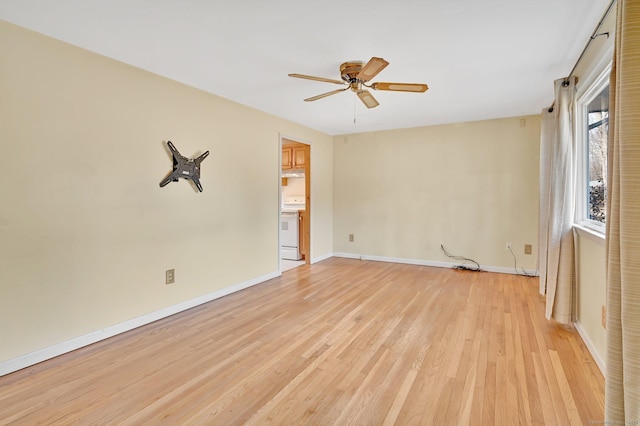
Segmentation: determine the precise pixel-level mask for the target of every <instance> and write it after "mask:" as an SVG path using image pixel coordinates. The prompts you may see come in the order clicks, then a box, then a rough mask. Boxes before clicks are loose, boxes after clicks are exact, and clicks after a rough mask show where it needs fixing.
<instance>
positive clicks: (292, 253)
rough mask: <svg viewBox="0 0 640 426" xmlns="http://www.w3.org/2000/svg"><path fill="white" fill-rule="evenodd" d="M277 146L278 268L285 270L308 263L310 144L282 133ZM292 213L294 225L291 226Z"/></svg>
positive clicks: (309, 260) (309, 239) (309, 247)
mask: <svg viewBox="0 0 640 426" xmlns="http://www.w3.org/2000/svg"><path fill="white" fill-rule="evenodd" d="M280 147H281V151H282V162H281V171H280V172H281V176H280V178H281V179H280V182H281V185H280V200H281V203H280V221H279V223H280V227H279V232H280V234H279V241H280V247H279V250H280V253H279V257H280V265H281V270H282V271H285V270H287V269H291V268H293V267H295V266H300V265H302V264H310V263H311V251H310V250H311V226H310V224H311V146H310V145H309V144H306V143H302V142H298V141H295V140H292V139H289V138H285V137H281V138H280ZM292 217H295V221H296V223H295V225H297V226H293V228H294V229H292V220H293V219H292ZM295 228H297V229H295ZM292 230H295V232H296V233H297V239H296V242H297V247H292V246H293V243H291V240H292V238H291V233H292ZM285 245H286V246H285Z"/></svg>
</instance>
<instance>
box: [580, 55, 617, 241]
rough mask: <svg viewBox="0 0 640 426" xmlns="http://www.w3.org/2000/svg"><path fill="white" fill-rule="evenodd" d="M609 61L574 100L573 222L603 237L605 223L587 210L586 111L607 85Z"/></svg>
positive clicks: (609, 72) (587, 154) (587, 157)
mask: <svg viewBox="0 0 640 426" xmlns="http://www.w3.org/2000/svg"><path fill="white" fill-rule="evenodd" d="M610 74H611V63H609V64H608V65H607V66H605V67H604V69H603V70H602V72H600V74H599V75H598V76H597V77H596V78H595V79H594V80H593V82H591V84H589V86H588V87H587V88H586V89H585V91H584V92H583V93H582V94H581V95H580V96H579V97H578V98H577V100H576V109H575V113H576V114H575V123H576V124H575V125H576V129H575V135H576V141H577V143H576V171H577V173H576V187H575V203H576V204H575V218H574V223H575V224H576V225H577V226H578V227H581V228H586V229H587V230H589V231H591V232H593V233H595V234H596V235H599V236H601V237H602V238H604V237H605V234H606V229H607V228H606V223H601V222H598V221H597V220H593V219H590V218H589V212H588V207H587V206H588V200H587V196H588V195H587V194H588V193H589V190H588V185H589V182H588V169H589V134H588V130H587V127H588V120H587V111H588V106H589V104H590V103H591V102H592V101H593V100H594V99H595V98H596V97H597V96H598V95H599V94H600V92H602V90H603V89H604V88H605V87H606V86H607V85H609V76H610Z"/></svg>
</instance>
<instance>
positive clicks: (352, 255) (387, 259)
mask: <svg viewBox="0 0 640 426" xmlns="http://www.w3.org/2000/svg"><path fill="white" fill-rule="evenodd" d="M333 255H334V256H335V257H344V258H348V259H360V260H374V261H377V262H393V263H405V264H408V265H421V266H434V267H436V268H453V267H454V266H457V265H459V263H452V262H440V261H434V260H424V259H405V258H401V257H387V256H370V255H366V254H357V253H333ZM480 269H482V270H483V271H487V272H497V273H500V274H511V275H519V273H518V274H516V271H515V269H513V268H507V267H504V266H485V265H480ZM524 271H525V272H526V273H527V274H530V275H532V276H537V274H538V273H537V271H532V270H527V269H525V270H524Z"/></svg>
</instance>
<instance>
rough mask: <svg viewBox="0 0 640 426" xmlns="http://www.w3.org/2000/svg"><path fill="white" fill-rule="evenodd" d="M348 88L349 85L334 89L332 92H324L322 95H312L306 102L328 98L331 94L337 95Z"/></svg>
mask: <svg viewBox="0 0 640 426" xmlns="http://www.w3.org/2000/svg"><path fill="white" fill-rule="evenodd" d="M348 88H349V87H345V88H344V89H338V90H332V91H330V92H327V93H323V94H322V95H317V96H312V97H310V98H307V99H305V100H304V101H305V102H312V101H317V100H318V99H322V98H326V97H327V96H331V95H335V94H336V93H340V92H344V91H345V90H347V89H348Z"/></svg>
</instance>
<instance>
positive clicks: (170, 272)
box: [165, 269, 176, 284]
mask: <svg viewBox="0 0 640 426" xmlns="http://www.w3.org/2000/svg"><path fill="white" fill-rule="evenodd" d="M165 278H166V280H165V281H166V282H165V283H166V284H173V283H175V282H176V270H175V269H167V272H166V273H165Z"/></svg>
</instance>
